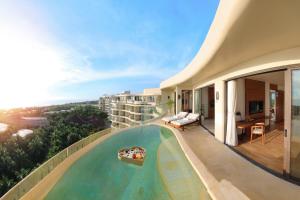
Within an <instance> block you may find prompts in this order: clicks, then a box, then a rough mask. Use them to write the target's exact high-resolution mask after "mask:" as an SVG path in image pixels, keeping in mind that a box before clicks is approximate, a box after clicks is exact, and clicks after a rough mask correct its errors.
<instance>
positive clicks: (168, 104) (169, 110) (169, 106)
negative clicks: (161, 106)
mask: <svg viewBox="0 0 300 200" xmlns="http://www.w3.org/2000/svg"><path fill="white" fill-rule="evenodd" d="M173 105H174V101H173V100H172V99H168V101H167V107H168V112H169V113H172V108H173Z"/></svg>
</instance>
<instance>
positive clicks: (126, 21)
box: [0, 0, 218, 107]
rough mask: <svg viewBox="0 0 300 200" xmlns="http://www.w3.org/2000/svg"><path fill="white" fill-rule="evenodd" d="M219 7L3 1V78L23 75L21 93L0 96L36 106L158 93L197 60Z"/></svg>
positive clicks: (213, 1) (167, 1)
mask: <svg viewBox="0 0 300 200" xmlns="http://www.w3.org/2000/svg"><path fill="white" fill-rule="evenodd" d="M217 6H218V1H217V0H209V1H208V0H206V1H204V0H190V1H176V0H152V1H140V0H131V1H125V0H123V1H120V0H119V1H112V0H86V1H74V0H65V1H59V0H55V1H54V0H44V1H34V0H32V1H21V0H20V1H16V0H15V1H4V0H3V1H1V0H0V18H1V19H2V20H1V19H0V28H1V29H2V30H3V29H5V30H7V31H6V34H5V33H4V34H2V35H0V38H2V41H4V42H6V43H7V44H6V46H5V45H4V46H3V47H2V53H4V54H7V55H5V57H6V58H11V59H6V61H5V62H4V63H3V62H2V63H1V61H0V68H1V71H2V72H5V73H4V75H5V76H6V77H10V76H13V75H15V71H19V69H20V68H23V70H21V72H20V74H22V75H20V77H18V79H17V80H16V82H17V83H18V86H14V87H13V86H11V88H10V89H9V90H8V89H5V88H1V86H0V91H4V92H3V93H5V92H6V94H8V96H9V94H10V93H12V92H11V91H12V90H14V92H16V93H18V92H19V93H20V95H22V96H23V97H24V96H25V98H24V101H25V102H23V103H24V105H30V104H49V103H52V102H68V101H79V100H87V99H98V97H99V96H101V95H102V94H104V93H108V94H113V93H118V92H121V91H123V90H131V91H132V92H142V90H143V89H144V88H149V87H159V84H160V82H161V81H162V80H164V79H166V78H168V77H170V76H171V75H174V74H176V73H177V72H179V71H180V70H182V69H183V68H184V67H185V66H186V65H187V64H188V63H189V62H190V61H191V59H192V58H193V57H194V56H195V54H196V52H197V51H198V50H199V48H200V46H201V44H202V42H203V40H204V38H205V36H206V34H207V31H208V29H209V27H210V24H211V22H212V20H213V17H214V15H215V11H216V9H217ZM10 41H15V42H14V43H13V44H11V42H10ZM0 42H1V39H0ZM19 45H21V46H19ZM8 47H9V48H11V49H14V50H11V54H9V52H10V51H7V48H8ZM12 47H14V48H12ZM16 49H18V50H16ZM24 52H25V55H26V56H25V55H24ZM0 53H1V47H0ZM13 58H15V59H17V60H18V62H17V61H16V60H14V59H13ZM19 58H20V59H19ZM22 59H24V61H23V60H22ZM30 59H32V60H34V59H38V60H34V61H32V60H30ZM21 65H22V66H21ZM8 68H10V69H14V70H8ZM25 68H26V69H27V70H25ZM7 71H8V72H7ZM24 77H25V78H24ZM37 77H38V78H37ZM28 80H30V81H28ZM6 81H7V80H6ZM23 83H24V84H23ZM14 84H16V83H14ZM16 85H17V84H16ZM20 85H21V86H20ZM22 85H23V86H22ZM25 86H26V89H25ZM22 87H24V88H22ZM35 87H37V89H36V88H35ZM16 90H17V91H16ZM18 90H20V91H18ZM21 90H22V91H21ZM25 90H26V92H24V91H25ZM29 90H31V92H30V91H29ZM37 93H39V94H40V95H36V94H37ZM12 97H15V96H12ZM33 99H35V101H33ZM4 101H10V99H9V98H7V99H5V100H2V102H1V101H0V107H1V104H2V105H3V107H5V106H9V105H8V104H7V102H4ZM17 103H18V102H14V106H15V104H17ZM11 106H12V105H11ZM20 106H23V105H21V104H20Z"/></svg>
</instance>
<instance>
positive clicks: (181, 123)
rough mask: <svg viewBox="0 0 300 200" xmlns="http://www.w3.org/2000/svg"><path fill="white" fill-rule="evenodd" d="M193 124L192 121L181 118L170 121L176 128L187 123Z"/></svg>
mask: <svg viewBox="0 0 300 200" xmlns="http://www.w3.org/2000/svg"><path fill="white" fill-rule="evenodd" d="M192 122H195V120H193V119H188V118H183V119H179V120H176V121H172V122H171V123H172V124H174V125H177V126H183V125H186V124H189V123H192Z"/></svg>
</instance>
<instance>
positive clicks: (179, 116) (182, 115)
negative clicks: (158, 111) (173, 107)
mask: <svg viewBox="0 0 300 200" xmlns="http://www.w3.org/2000/svg"><path fill="white" fill-rule="evenodd" d="M187 115H188V113H187V112H180V113H178V114H177V115H173V116H169V117H164V118H162V119H161V120H162V121H164V122H165V124H167V123H170V122H172V121H175V120H179V119H183V118H185V117H186V116H187Z"/></svg>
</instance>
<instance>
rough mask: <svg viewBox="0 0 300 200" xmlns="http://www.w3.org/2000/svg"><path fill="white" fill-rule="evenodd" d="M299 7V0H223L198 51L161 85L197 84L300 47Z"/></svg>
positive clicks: (165, 86)
mask: <svg viewBox="0 0 300 200" xmlns="http://www.w3.org/2000/svg"><path fill="white" fill-rule="evenodd" d="M299 10H300V1H297V0H285V1H282V0H220V3H219V6H218V9H217V12H216V15H215V18H214V21H213V23H212V25H211V28H210V30H209V31H208V34H207V36H206V39H205V40H204V42H203V44H202V47H201V48H200V50H199V52H198V53H197V55H196V56H195V58H194V59H193V60H192V61H191V63H190V64H189V65H188V66H187V67H186V68H185V69H184V70H182V71H181V72H180V73H178V74H176V75H175V76H173V77H171V78H169V79H167V80H165V81H163V82H162V83H161V85H160V87H161V89H167V88H171V87H174V86H176V85H194V84H195V83H197V82H200V81H202V80H205V79H208V78H209V77H212V76H215V75H216V74H219V73H222V72H224V71H226V70H229V69H234V68H236V67H237V66H243V64H244V63H247V62H251V61H252V63H255V62H253V60H255V59H257V58H259V57H263V56H267V55H269V54H270V55H271V54H274V55H276V52H280V51H285V52H286V50H289V49H292V48H295V47H299V46H300V37H299V35H300V26H299V19H300V12H299ZM260 64H263V63H260ZM244 66H247V65H244Z"/></svg>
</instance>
